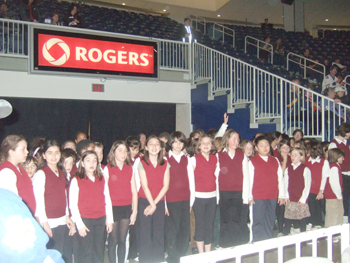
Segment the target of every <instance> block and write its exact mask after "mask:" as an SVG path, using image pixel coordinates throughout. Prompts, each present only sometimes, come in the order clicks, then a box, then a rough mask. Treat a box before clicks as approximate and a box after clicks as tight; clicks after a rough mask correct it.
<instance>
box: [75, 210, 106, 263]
mask: <svg viewBox="0 0 350 263" xmlns="http://www.w3.org/2000/svg"><path fill="white" fill-rule="evenodd" d="M82 220H83V222H84V224H85V226H86V227H87V228H88V229H89V230H90V232H87V235H86V236H85V237H81V236H80V235H79V232H78V233H75V235H74V238H75V242H74V245H76V248H75V249H74V262H75V263H103V261H104V251H105V241H106V216H103V217H100V218H97V219H94V218H82Z"/></svg>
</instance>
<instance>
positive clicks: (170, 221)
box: [0, 114, 350, 263]
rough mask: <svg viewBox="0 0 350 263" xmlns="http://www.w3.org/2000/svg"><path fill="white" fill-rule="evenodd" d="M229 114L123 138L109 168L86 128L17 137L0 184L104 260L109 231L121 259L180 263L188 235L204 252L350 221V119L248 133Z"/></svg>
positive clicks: (5, 148) (1, 168) (73, 248)
mask: <svg viewBox="0 0 350 263" xmlns="http://www.w3.org/2000/svg"><path fill="white" fill-rule="evenodd" d="M227 123H228V115H227V114H225V115H224V123H223V124H222V126H221V127H220V129H219V131H217V130H216V129H210V130H209V131H208V132H207V134H205V133H204V131H203V130H197V131H194V132H192V133H191V134H190V136H189V138H188V139H187V138H186V136H185V135H184V134H183V133H182V132H180V131H175V132H173V133H171V134H170V135H169V134H168V133H166V132H164V133H161V134H160V135H159V136H158V137H157V136H155V135H150V136H149V137H148V138H146V135H145V134H139V135H138V136H129V137H128V138H126V139H125V140H117V141H115V142H114V143H113V145H112V147H111V149H110V151H109V154H108V156H107V158H106V160H107V165H104V164H102V163H103V160H104V157H103V149H104V147H103V145H102V144H101V143H98V142H94V141H92V140H89V139H88V136H87V135H86V134H85V133H83V132H78V134H77V136H76V139H75V140H74V141H73V140H70V141H66V142H64V143H62V144H60V143H59V142H58V141H56V140H48V139H44V138H35V139H34V140H33V141H32V142H31V143H30V144H29V145H27V142H26V140H25V138H24V137H23V136H20V135H9V136H7V137H6V138H5V139H4V140H3V142H2V144H1V150H0V153H1V164H0V188H4V189H7V190H10V191H12V192H13V193H15V194H17V195H19V196H20V197H21V198H22V199H23V201H24V203H25V204H26V205H27V207H28V208H29V210H30V211H31V213H32V215H33V217H35V219H36V220H37V222H38V223H39V224H40V225H41V226H42V228H43V230H44V231H45V232H46V233H47V235H48V236H49V242H48V244H47V247H48V248H50V249H56V250H58V251H59V252H60V253H61V254H62V256H63V259H64V260H65V262H73V255H74V262H77V263H80V262H84V263H85V262H92V263H97V262H103V261H104V253H105V243H106V240H107V243H108V244H107V245H106V246H107V249H108V252H107V254H108V258H109V262H111V263H112V262H113V263H114V262H117V261H116V260H117V259H118V262H126V260H127V258H131V259H134V258H136V257H138V259H139V261H140V262H162V261H164V258H165V255H166V260H167V261H168V262H179V260H180V257H182V256H185V255H186V254H187V251H188V247H189V243H191V246H192V252H193V253H203V252H208V251H210V250H212V249H218V248H225V247H231V246H235V245H240V244H245V243H247V242H256V241H261V240H265V239H269V238H273V237H275V236H277V237H279V236H283V235H289V234H290V233H295V232H300V231H301V232H303V231H307V230H310V229H317V228H321V227H328V226H333V225H337V224H342V223H343V222H348V219H347V218H348V217H347V215H348V211H349V209H348V200H349V194H350V179H349V178H350V177H349V175H350V149H349V146H348V144H347V140H348V139H349V138H350V125H349V124H347V123H343V124H341V125H340V126H339V127H338V128H337V131H336V132H337V136H336V137H335V139H334V140H333V141H332V142H322V143H320V142H318V141H316V140H311V139H304V138H303V131H302V130H299V129H297V130H295V131H294V133H293V137H292V138H289V137H288V136H287V135H286V134H281V133H280V132H278V131H274V132H266V133H265V132H259V133H257V134H256V135H255V136H254V138H253V139H252V140H251V141H250V140H243V139H242V138H241V135H240V134H239V133H238V132H237V131H235V130H233V129H231V128H230V127H228V124H227ZM27 149H28V150H27ZM275 219H277V225H276V227H275ZM274 228H275V230H277V231H275V232H274ZM291 229H292V230H291ZM128 233H129V239H128V241H127V235H128ZM190 240H191V242H189V241H190ZM333 241H334V242H337V241H338V239H337V238H334V240H333Z"/></svg>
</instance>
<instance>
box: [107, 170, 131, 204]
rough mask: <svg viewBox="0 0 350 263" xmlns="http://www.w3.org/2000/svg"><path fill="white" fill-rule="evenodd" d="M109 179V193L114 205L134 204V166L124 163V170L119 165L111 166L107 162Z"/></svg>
mask: <svg viewBox="0 0 350 263" xmlns="http://www.w3.org/2000/svg"><path fill="white" fill-rule="evenodd" d="M107 168H108V173H109V179H108V187H109V194H110V195H111V201H112V205H113V206H125V205H131V204H132V192H131V178H132V166H128V165H125V164H123V168H122V170H120V169H119V167H111V165H110V164H107Z"/></svg>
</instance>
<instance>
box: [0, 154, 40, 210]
mask: <svg viewBox="0 0 350 263" xmlns="http://www.w3.org/2000/svg"><path fill="white" fill-rule="evenodd" d="M17 167H18V168H19V171H18V169H17ZM17 167H15V166H14V165H13V164H12V163H10V162H9V161H7V160H6V161H4V162H3V163H2V164H1V165H0V171H1V170H2V169H5V168H9V169H11V170H12V171H13V172H14V173H15V174H16V177H17V182H16V187H17V191H18V195H19V196H20V197H21V198H22V200H23V202H24V203H25V204H26V205H27V206H28V208H29V210H30V212H32V214H33V215H35V209H36V202H35V196H34V191H33V184H32V181H31V180H30V178H29V176H28V174H27V172H26V170H24V169H23V168H22V167H21V166H20V165H18V166H17Z"/></svg>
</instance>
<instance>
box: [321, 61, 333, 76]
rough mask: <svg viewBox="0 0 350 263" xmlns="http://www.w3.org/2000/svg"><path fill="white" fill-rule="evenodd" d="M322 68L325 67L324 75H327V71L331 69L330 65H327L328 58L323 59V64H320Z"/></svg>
mask: <svg viewBox="0 0 350 263" xmlns="http://www.w3.org/2000/svg"><path fill="white" fill-rule="evenodd" d="M322 64H323V65H324V66H325V68H326V74H329V71H330V68H331V64H329V60H328V58H325V59H324V60H323V63H322Z"/></svg>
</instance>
